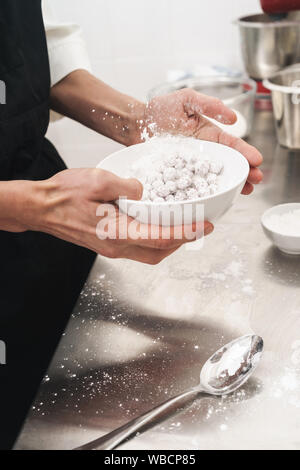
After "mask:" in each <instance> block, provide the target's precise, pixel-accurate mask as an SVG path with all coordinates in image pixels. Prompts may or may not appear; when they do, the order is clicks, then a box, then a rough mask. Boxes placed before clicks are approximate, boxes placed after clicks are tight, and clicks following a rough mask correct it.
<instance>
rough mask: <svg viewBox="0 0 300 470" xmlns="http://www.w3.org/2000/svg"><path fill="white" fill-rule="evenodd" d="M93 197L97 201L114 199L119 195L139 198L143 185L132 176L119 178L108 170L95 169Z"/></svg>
mask: <svg viewBox="0 0 300 470" xmlns="http://www.w3.org/2000/svg"><path fill="white" fill-rule="evenodd" d="M95 171H96V172H97V173H96V174H95V177H96V180H95V197H96V199H97V200H98V201H104V202H108V201H115V200H116V199H119V198H120V197H127V198H128V199H134V200H136V201H138V200H140V199H141V198H142V195H143V185H142V183H140V182H139V181H138V180H137V179H134V178H128V179H125V178H120V177H119V176H117V175H115V174H113V173H110V172H109V171H105V170H101V169H96V170H95Z"/></svg>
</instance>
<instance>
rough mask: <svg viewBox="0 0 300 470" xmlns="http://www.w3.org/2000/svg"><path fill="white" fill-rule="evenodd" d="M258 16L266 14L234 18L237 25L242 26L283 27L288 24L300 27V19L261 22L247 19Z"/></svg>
mask: <svg viewBox="0 0 300 470" xmlns="http://www.w3.org/2000/svg"><path fill="white" fill-rule="evenodd" d="M256 16H257V17H258V16H267V15H263V14H259V13H257V14H255V15H247V16H242V17H241V18H238V19H237V20H236V24H238V25H239V26H243V27H244V28H261V29H263V28H284V27H289V26H298V27H299V28H300V21H295V20H286V19H284V20H280V21H272V22H270V23H263V22H261V21H253V22H250V21H248V19H250V18H255V17H256Z"/></svg>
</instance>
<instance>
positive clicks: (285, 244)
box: [261, 203, 300, 255]
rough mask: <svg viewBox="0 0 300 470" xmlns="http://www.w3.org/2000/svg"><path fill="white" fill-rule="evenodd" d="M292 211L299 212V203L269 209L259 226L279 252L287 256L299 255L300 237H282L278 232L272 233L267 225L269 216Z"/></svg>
mask: <svg viewBox="0 0 300 470" xmlns="http://www.w3.org/2000/svg"><path fill="white" fill-rule="evenodd" d="M294 210H300V203H291V204H281V205H279V206H274V207H271V209H268V210H267V211H266V212H265V213H264V214H263V216H262V218H261V224H262V227H263V230H264V232H265V234H266V236H267V237H268V238H269V239H270V240H271V242H272V243H273V244H274V245H275V246H277V248H279V250H281V251H283V253H286V254H289V255H300V235H299V236H296V235H294V236H292V235H284V234H282V233H280V232H278V231H274V230H273V229H272V227H270V225H269V224H268V218H269V217H270V216H271V215H275V214H276V215H282V214H286V213H288V212H291V211H294Z"/></svg>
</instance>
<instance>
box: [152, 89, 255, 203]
mask: <svg viewBox="0 0 300 470" xmlns="http://www.w3.org/2000/svg"><path fill="white" fill-rule="evenodd" d="M204 116H207V117H209V118H213V119H215V120H217V121H219V122H220V123H222V124H234V123H235V122H236V115H235V113H234V112H233V111H231V110H230V109H229V108H227V107H226V106H225V105H224V103H223V102H222V101H221V100H219V99H217V98H212V97H210V96H206V95H202V94H201V93H197V92H196V91H194V90H191V89H183V90H180V91H177V92H175V93H172V94H170V95H165V96H159V97H157V98H154V99H153V100H152V101H150V102H149V103H148V104H147V106H146V109H145V116H144V120H143V122H144V124H145V125H146V127H147V129H148V132H149V131H150V132H151V128H152V126H151V124H154V125H155V131H156V132H157V133H169V134H181V135H186V136H191V137H195V138H197V139H202V140H209V141H213V142H218V143H219V144H223V145H228V146H229V147H232V148H234V149H236V150H238V151H239V152H240V153H242V154H243V155H244V156H245V157H246V158H247V160H248V162H249V164H250V167H251V169H250V172H249V176H248V181H247V183H246V184H245V186H244V189H243V191H242V193H243V194H250V193H251V192H252V191H253V185H254V184H258V183H260V182H261V181H262V179H263V174H262V172H261V170H259V168H258V166H260V165H261V163H262V161H263V158H262V155H261V154H260V152H259V151H258V150H257V149H256V148H255V147H253V146H252V145H249V144H248V143H247V142H245V141H244V140H242V139H239V138H237V137H233V136H232V135H230V134H228V133H226V132H224V131H223V130H221V129H220V128H219V127H218V126H216V125H215V124H213V123H212V122H210V121H209V120H208V119H206V118H205V117H204ZM149 125H150V127H149ZM228 130H230V127H229V129H228Z"/></svg>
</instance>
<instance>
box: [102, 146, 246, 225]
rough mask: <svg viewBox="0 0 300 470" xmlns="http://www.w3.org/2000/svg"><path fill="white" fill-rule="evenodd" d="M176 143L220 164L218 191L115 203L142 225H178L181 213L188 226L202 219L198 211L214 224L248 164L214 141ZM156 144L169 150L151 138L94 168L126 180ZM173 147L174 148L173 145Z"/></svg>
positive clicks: (235, 194) (243, 177)
mask: <svg viewBox="0 0 300 470" xmlns="http://www.w3.org/2000/svg"><path fill="white" fill-rule="evenodd" d="M163 142H165V143H163ZM176 142H177V143H178V144H179V143H180V145H184V146H185V149H191V151H193V152H195V151H197V152H199V156H200V155H201V153H203V155H205V158H208V159H209V160H211V161H214V160H216V161H219V162H220V161H221V162H222V163H223V164H224V170H223V172H222V175H221V176H220V184H219V186H220V191H219V192H218V193H217V194H214V195H211V196H207V197H203V198H199V199H194V200H188V201H179V202H163V203H155V202H148V201H133V200H130V199H128V200H127V199H124V200H123V199H119V200H118V201H117V204H118V205H119V207H120V209H121V210H122V211H123V212H125V213H126V214H128V215H129V216H131V217H133V218H135V219H137V220H138V221H140V222H143V223H150V221H151V223H155V222H153V220H155V221H157V220H159V224H160V225H179V224H181V223H182V214H185V219H184V222H185V223H186V224H190V223H192V222H196V221H201V220H203V212H202V213H201V209H203V210H204V218H205V219H206V220H209V221H211V222H214V221H216V220H217V219H218V218H219V217H221V216H222V215H223V214H225V212H227V211H228V210H229V209H230V207H231V206H232V205H233V203H234V201H235V199H236V198H237V197H238V195H239V194H240V192H241V190H242V189H243V186H244V184H245V182H246V180H247V177H248V174H249V164H248V161H247V160H246V158H245V157H244V156H243V155H242V154H241V153H239V152H238V151H237V150H233V149H232V148H230V147H227V146H224V145H221V144H217V143H215V142H206V141H202V140H197V139H194V138H187V137H181V138H176ZM158 144H159V145H160V148H162V147H161V146H162V145H166V149H167V148H169V149H170V147H169V145H170V144H168V139H165V138H161V139H160V138H154V139H151V140H150V141H148V142H146V143H142V144H137V145H133V146H131V147H127V148H125V149H122V150H120V151H118V152H116V153H114V154H112V155H110V156H108V157H107V158H105V159H104V160H102V161H101V162H100V163H99V165H98V167H97V168H102V169H104V170H107V171H110V172H112V173H115V174H116V175H118V176H120V177H123V178H124V177H125V178H126V177H127V176H128V174H129V171H130V168H131V166H132V165H133V164H134V163H136V162H137V161H138V159H140V158H142V157H145V156H146V155H149V154H155V148H156V146H157V145H158ZM174 145H175V149H177V146H176V144H174ZM120 196H122V195H120ZM168 221H169V222H168ZM155 224H156V223H155Z"/></svg>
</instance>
